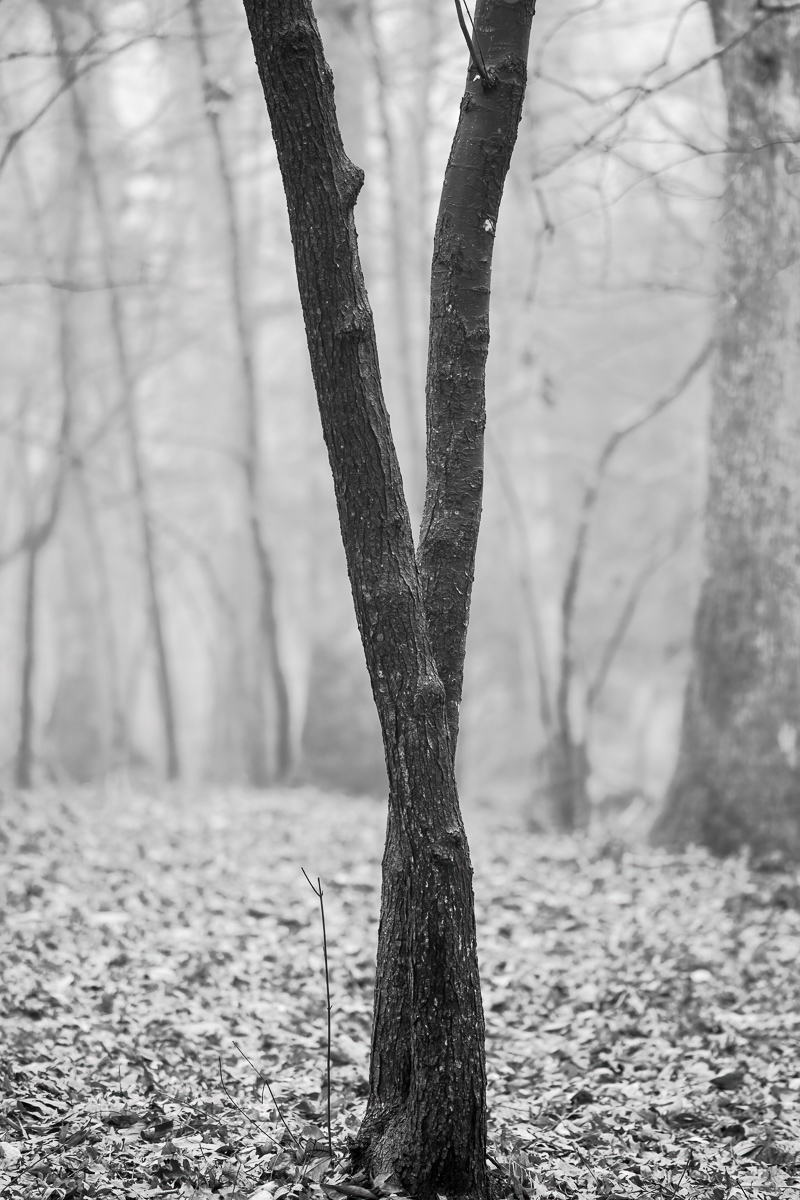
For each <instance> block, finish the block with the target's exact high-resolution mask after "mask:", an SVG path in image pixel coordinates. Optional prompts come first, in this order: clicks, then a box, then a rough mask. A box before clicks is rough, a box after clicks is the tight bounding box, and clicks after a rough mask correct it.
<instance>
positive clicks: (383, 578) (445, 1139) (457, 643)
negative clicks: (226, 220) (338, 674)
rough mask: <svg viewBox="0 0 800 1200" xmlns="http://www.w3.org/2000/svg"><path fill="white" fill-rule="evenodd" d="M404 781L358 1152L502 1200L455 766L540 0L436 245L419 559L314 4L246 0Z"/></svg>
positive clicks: (496, 41) (486, 92)
mask: <svg viewBox="0 0 800 1200" xmlns="http://www.w3.org/2000/svg"><path fill="white" fill-rule="evenodd" d="M244 3H245V8H246V10H247V16H248V20H249V23H250V31H251V34H252V38H253V45H254V48H255V52H256V61H257V63H258V68H259V73H260V75H261V81H262V84H263V87H264V94H265V97H266V100H267V106H268V108H269V113H270V118H271V121H272V129H273V136H274V139H275V144H276V147H277V152H278V160H279V163H280V167H281V172H282V175H283V181H284V187H285V190H286V197H287V205H288V210H289V221H290V226H291V232H292V240H293V242H294V252H295V264H296V269H297V276H298V283H299V289H300V297H301V301H302V305H303V314H304V318H305V324H306V334H307V338H308V345H309V353H310V357H311V367H312V371H313V375H314V382H315V385H316V390H317V397H318V401H319V408H320V415H321V418H322V427H323V432H324V436H325V441H326V444H327V447H328V455H329V458H330V463H331V470H332V474H333V480H334V489H335V493H336V500H337V505H338V509H339V521H340V525H341V531H342V539H343V542H344V547H345V553H346V557H347V566H348V571H349V574H350V582H351V585H352V590H353V599H354V604H355V609H356V615H357V619H358V625H359V629H360V632H361V638H362V642H363V645H364V653H365V656H366V660H367V667H368V670H369V675H370V680H371V683H372V689H373V695H374V697H375V703H376V706H377V709H378V715H379V717H380V722H381V729H382V733H383V742H384V749H385V753H386V764H387V770H388V775H389V791H390V794H389V819H388V828H387V840H386V850H385V854H384V860H383V894H382V907H381V925H380V932H379V937H378V968H377V979H376V995H375V1015H374V1024H373V1040H372V1060H371V1071H370V1095H369V1101H368V1105H367V1112H366V1116H365V1118H364V1122H363V1125H362V1128H361V1130H360V1133H359V1135H358V1138H357V1139H356V1147H355V1149H356V1153H357V1154H358V1155H360V1157H361V1159H362V1161H363V1162H364V1164H365V1165H366V1167H367V1168H368V1170H369V1171H370V1172H371V1174H372V1175H373V1176H375V1175H379V1174H387V1173H388V1174H389V1175H390V1177H393V1178H394V1179H395V1180H396V1181H397V1185H398V1186H399V1185H402V1186H403V1187H405V1188H406V1189H407V1190H408V1191H409V1192H410V1193H411V1194H412V1195H414V1196H416V1197H420V1198H421V1200H427V1198H428V1197H432V1196H434V1195H436V1194H437V1193H439V1194H446V1195H447V1196H448V1197H450V1198H453V1197H459V1196H464V1197H467V1196H469V1197H473V1198H478V1197H481V1198H482V1197H485V1195H486V1164H485V1139H486V1111H485V1109H486V1099H485V1096H486V1079H485V1066H484V1047H483V1043H484V1030H483V1011H482V1007H481V995H480V980H479V977H478V963H477V953H476V940H475V918H474V908H473V899H472V879H471V876H472V871H471V866H470V859H469V851H468V847H467V842H466V837H465V834H464V826H463V823H462V820H461V813H460V810H459V804H458V795H457V791H456V783H455V772H454V753H455V743H456V735H457V729H458V704H459V701H460V698H461V681H462V674H463V657H464V644H465V638H466V627H467V618H468V612H469V594H470V586H471V582H472V573H473V563H474V555H475V542H476V539H477V533H478V523H479V518H480V506H481V486H482V477H483V426H484V394H483V370H484V364H485V359H486V352H487V348H488V332H489V330H488V308H489V283H490V267H491V254H492V245H493V240H494V232H495V225H496V221H497V212H498V208H499V204H500V197H501V193H502V187H503V182H504V179H505V174H506V171H507V168H508V164H509V160H510V156H511V149H512V146H513V144H514V140H515V137H516V131H517V125H518V122H519V116H520V112H521V106H522V97H523V93H524V86H525V60H526V56H527V46H528V38H529V34H530V24H531V19H532V17H533V4H532V2H530V0H521V2H519V3H516V4H513V5H512V4H508V3H504V2H503V0H484V3H482V4H479V5H478V9H477V12H476V14H475V22H476V28H477V36H478V39H479V41H480V46H481V50H482V53H483V57H484V59H485V63H486V67H487V68H488V70H489V72H491V78H490V82H489V83H488V84H487V83H485V82H484V81H483V80H482V79H481V77H480V75H479V73H478V72H477V71H476V70H474V69H473V70H471V71H470V76H469V82H468V84H467V91H466V94H465V96H464V99H463V101H462V105H461V119H460V121H459V126H458V130H457V132H456V139H455V143H454V147H453V151H452V153H451V157H450V162H449V164H448V168H447V176H446V179H445V186H444V190H443V195H442V205H441V209H440V215H439V223H438V228H437V237H436V248H435V252H434V269H433V286H432V293H433V294H432V301H431V344H430V357H429V370H428V492H427V501H426V514H425V519H424V523H423V534H422V542H421V547H420V554H419V566H418V564H417V558H416V556H415V553H414V542H413V537H412V532H411V525H410V521H409V517H408V510H407V507H406V503H405V499H404V496H403V488H402V480H401V478H400V471H399V468H398V463H397V457H396V454H395V449H394V445H393V442H392V438H391V433H390V430H389V419H388V416H387V413H386V408H385V406H384V402H383V395H382V391H381V382H380V374H379V370H378V356H377V349H376V344H375V333H374V327H373V321H372V313H371V311H370V308H369V303H368V300H367V295H366V291H365V288H364V281H363V276H362V273H361V267H360V263H359V259H358V250H357V244H356V230H355V221H354V217H353V209H354V206H355V202H356V198H357V196H358V193H359V190H360V187H361V184H362V181H363V175H362V173H361V171H360V170H359V169H358V168H357V167H355V166H354V165H353V164H352V163H351V162H350V161H349V159H348V158H347V157H346V155H345V153H344V150H343V147H342V142H341V137H340V135H339V129H338V125H337V122H336V114H335V108H334V102H333V85H332V77H331V74H330V71H329V69H328V67H327V65H326V63H325V60H324V57H323V51H322V45H321V42H320V39H319V33H318V31H317V27H316V23H315V20H314V15H313V12H312V10H311V5H310V3H309V0H244Z"/></svg>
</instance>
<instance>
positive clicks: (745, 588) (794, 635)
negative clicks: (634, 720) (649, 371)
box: [654, 0, 800, 857]
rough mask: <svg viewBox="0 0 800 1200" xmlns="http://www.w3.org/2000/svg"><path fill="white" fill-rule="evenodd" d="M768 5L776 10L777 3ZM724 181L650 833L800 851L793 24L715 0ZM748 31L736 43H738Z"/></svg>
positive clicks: (798, 268)
mask: <svg viewBox="0 0 800 1200" xmlns="http://www.w3.org/2000/svg"><path fill="white" fill-rule="evenodd" d="M775 7H777V6H775ZM711 11H712V17H713V19H714V27H715V33H716V37H717V41H718V44H719V45H721V46H722V45H727V44H728V43H730V42H733V41H734V39H740V40H738V41H736V43H735V44H734V45H733V46H732V47H731V49H729V50H728V51H727V53H726V54H724V55H723V56H722V57H721V58H720V60H719V61H720V66H721V70H722V80H723V85H724V89H725V96H726V100H727V110H728V127H729V144H730V149H731V154H730V158H729V175H728V186H727V191H726V195H725V201H724V213H723V220H722V228H723V243H722V262H721V271H720V284H719V309H718V316H717V329H716V340H717V355H716V363H715V368H714V382H713V399H712V409H711V437H710V450H709V453H710V461H709V490H708V501H707V514H706V559H707V575H706V579H705V582H704V584H703V588H702V592H701V596H700V602H699V606H698V610H697V614H696V618H695V627H694V643H693V664H692V668H691V674H690V678H689V684H688V687H687V692H686V700H685V708H684V718H683V729H682V734H681V745H680V752H679V758H678V764H677V769H676V772H675V776H674V778H673V781H672V784H671V787H670V790H669V794H668V796H667V801H666V804H665V808H664V811H663V813H662V814H661V817H660V818H659V821H658V823H657V825H656V828H655V830H654V838H655V840H657V841H659V842H662V843H666V844H678V845H680V844H685V843H687V842H690V841H696V842H700V843H703V844H705V845H706V846H708V847H709V848H710V849H712V850H713V851H715V852H717V853H722V854H724V853H729V852H731V851H735V850H737V849H738V848H739V847H741V846H743V845H749V846H751V847H752V848H754V849H755V850H756V851H759V852H763V851H770V850H780V851H784V852H788V853H790V854H792V855H793V856H795V857H797V856H800V552H799V551H798V547H800V393H798V380H800V264H799V263H798V259H797V248H798V245H800V174H798V169H800V158H798V155H797V152H796V150H795V148H794V146H793V145H792V143H796V142H797V141H798V139H800V24H798V17H797V16H796V15H789V14H786V15H777V16H776V15H775V14H774V13H772V12H765V11H763V10H762V9H760V8H759V5H758V4H757V3H755V2H754V0H715V2H713V3H712V4H711ZM743 34H744V35H745V36H744V37H742V35H743Z"/></svg>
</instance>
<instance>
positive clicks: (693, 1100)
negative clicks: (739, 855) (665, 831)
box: [0, 789, 800, 1200]
mask: <svg viewBox="0 0 800 1200" xmlns="http://www.w3.org/2000/svg"><path fill="white" fill-rule="evenodd" d="M1 803H2V813H3V821H2V825H1V826H0V891H2V897H1V898H0V1022H1V1024H0V1054H2V1061H0V1195H2V1196H3V1197H8V1198H9V1200H19V1198H20V1197H34V1196H35V1197H41V1198H42V1200H69V1198H75V1200H80V1198H82V1197H95V1196H96V1197H102V1196H109V1197H144V1196H148V1197H149V1196H175V1195H177V1196H194V1197H210V1196H228V1197H232V1198H233V1200H244V1198H245V1197H253V1196H254V1197H257V1198H258V1200H281V1198H282V1197H287V1198H289V1200H291V1198H293V1197H296V1196H304V1197H308V1198H309V1200H323V1197H326V1196H327V1197H329V1198H330V1200H341V1198H342V1197H343V1196H344V1197H346V1195H347V1193H346V1192H343V1191H336V1190H334V1189H333V1188H332V1187H331V1183H334V1184H335V1183H337V1182H338V1184H339V1185H340V1186H343V1187H344V1188H350V1189H351V1192H352V1187H353V1186H356V1187H359V1186H360V1187H361V1188H362V1189H363V1194H364V1196H367V1195H368V1194H369V1192H370V1191H372V1192H373V1193H375V1194H379V1193H381V1192H383V1193H384V1194H385V1193H386V1192H387V1191H388V1190H389V1189H388V1188H387V1187H386V1186H385V1185H383V1184H382V1182H381V1181H380V1180H379V1181H377V1182H376V1181H373V1180H368V1179H361V1180H355V1181H354V1180H353V1179H352V1178H351V1179H349V1180H346V1179H345V1178H344V1177H343V1175H342V1171H341V1167H340V1164H341V1161H342V1158H343V1155H344V1150H345V1145H346V1139H347V1136H348V1134H349V1133H351V1132H352V1131H354V1130H355V1129H356V1128H357V1126H358V1123H359V1118H360V1114H361V1112H362V1110H363V1105H364V1098H365V1093H366V1065H367V1049H368V1042H369V1029H370V1005H371V991H372V983H373V964H374V952H375V942H376V936H377V917H378V901H379V873H380V866H379V863H380V854H381V842H382V833H383V822H384V811H383V806H382V805H380V804H377V803H374V802H371V801H367V800H352V799H343V798H339V797H336V798H333V797H327V796H323V795H320V794H318V793H314V792H310V791H301V790H297V791H286V792H282V793H274V794H271V795H268V796H253V795H242V794H234V793H231V794H227V793H217V794H215V795H213V796H212V795H206V796H203V795H189V794H185V795H177V794H176V795H172V796H150V795H144V794H131V793H130V792H129V791H124V790H121V789H117V790H113V789H111V790H109V791H108V792H107V793H106V794H105V795H94V794H88V793H86V794H83V793H71V794H68V795H67V794H65V793H60V794H58V793H52V794H49V795H44V794H43V795H38V796H36V797H33V798H30V799H27V800H26V801H24V802H23V801H21V800H18V799H15V798H14V797H10V796H9V797H5V798H4V799H3V800H2V802H1ZM466 815H467V824H468V829H469V832H470V834H471V839H472V843H473V857H474V860H475V870H476V880H475V885H476V897H477V905H478V917H479V929H480V953H481V963H482V971H483V977H484V984H485V1006H486V1018H487V1053H488V1070H489V1081H490V1096H489V1103H490V1114H491V1115H490V1137H491V1171H492V1177H493V1187H494V1189H495V1194H496V1195H497V1196H498V1197H499V1196H509V1197H511V1196H513V1197H515V1200H530V1198H533V1197H571V1198H575V1200H580V1198H582V1197H587V1198H591V1197H606V1198H612V1197H620V1198H622V1197H654V1198H655V1197H669V1198H671V1197H683V1198H686V1200H689V1198H692V1197H698V1198H699V1197H704V1198H706V1197H708V1198H712V1200H723V1198H725V1197H728V1196H733V1197H736V1198H737V1200H741V1198H743V1197H744V1198H748V1197H749V1198H753V1200H755V1198H756V1197H763V1196H771V1197H775V1196H785V1197H790V1196H798V1195H800V1108H799V1103H798V1102H799V1101H800V1004H799V1003H798V1000H799V999H800V971H798V960H799V959H800V881H799V880H798V877H797V876H796V875H793V874H790V873H787V872H785V871H781V870H778V869H773V870H764V869H762V870H761V871H751V870H750V869H749V868H748V867H747V865H746V864H745V863H744V862H743V861H742V860H737V861H729V862H724V863H719V862H715V861H713V860H710V859H708V858H707V857H705V856H703V855H700V854H697V853H692V854H689V855H687V856H685V857H671V856H666V855H663V854H657V853H655V852H653V851H649V850H645V849H641V848H625V847H624V846H623V845H622V844H621V843H620V842H617V841H615V840H613V839H611V840H609V839H608V838H604V837H596V838H594V839H593V840H587V841H585V842H582V843H579V844H578V843H567V842H556V841H548V840H547V839H543V838H542V837H541V836H540V835H536V834H533V833H530V832H528V831H527V830H526V828H525V823H524V819H523V816H522V815H520V814H516V813H512V812H509V811H507V810H504V811H497V810H493V809H492V808H490V807H489V806H483V807H475V808H469V809H468V810H467V814H466ZM764 865H765V866H766V867H769V866H770V864H764ZM772 865H773V866H776V864H772ZM302 867H304V868H305V869H306V871H307V872H308V873H309V875H311V877H312V878H313V879H316V877H317V876H320V877H321V878H322V880H323V886H324V888H325V904H326V918H327V925H328V940H329V951H330V966H331V986H332V1001H333V1085H332V1089H331V1110H332V1118H333V1152H334V1156H333V1157H334V1161H333V1162H331V1160H330V1156H329V1153H328V1145H327V1132H326V1129H325V1126H326V1108H327V1105H326V1093H325V1041H326V1039H325V990H324V980H323V976H322V969H321V968H322V952H321V939H320V921H319V907H318V902H317V899H316V897H315V896H314V894H313V893H312V891H311V889H310V888H309V885H308V883H307V882H306V880H305V879H304V878H303V875H302V873H301V868H302ZM337 1169H338V1173H337Z"/></svg>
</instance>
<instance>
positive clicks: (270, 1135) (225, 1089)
mask: <svg viewBox="0 0 800 1200" xmlns="http://www.w3.org/2000/svg"><path fill="white" fill-rule="evenodd" d="M217 1062H218V1063H219V1081H220V1083H221V1084H222V1090H223V1092H224V1093H225V1095H226V1096H227V1097H228V1099H229V1100H230V1102H231V1104H232V1105H233V1107H234V1108H235V1109H237V1110H238V1111H239V1112H240V1113H241V1114H242V1116H243V1117H246V1118H247V1120H248V1121H249V1122H250V1124H251V1125H255V1127H256V1129H257V1130H258V1131H259V1133H265V1134H266V1135H267V1137H268V1138H271V1140H272V1141H273V1142H274V1144H275V1145H276V1146H277V1148H278V1149H279V1150H280V1148H281V1144H280V1142H279V1141H278V1139H277V1138H276V1137H275V1135H274V1133H270V1131H269V1130H268V1129H265V1128H264V1126H263V1125H259V1123H258V1121H254V1120H253V1118H252V1117H251V1116H250V1113H248V1112H245V1111H244V1109H243V1108H242V1106H241V1104H237V1103H236V1101H235V1100H234V1098H233V1096H232V1095H231V1094H230V1092H229V1091H228V1086H227V1084H226V1083H225V1080H224V1079H223V1076H222V1057H221V1055H217Z"/></svg>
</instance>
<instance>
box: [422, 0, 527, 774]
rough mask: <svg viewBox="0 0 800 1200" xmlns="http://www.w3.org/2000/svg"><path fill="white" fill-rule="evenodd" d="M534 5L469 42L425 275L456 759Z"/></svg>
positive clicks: (446, 665)
mask: <svg viewBox="0 0 800 1200" xmlns="http://www.w3.org/2000/svg"><path fill="white" fill-rule="evenodd" d="M532 17H533V3H532V0H521V2H519V3H514V4H509V3H504V2H503V0H483V2H482V3H478V5H477V6H476V9H475V37H476V39H477V42H478V45H479V47H480V51H481V53H482V55H483V60H484V62H485V64H486V67H487V69H488V71H489V73H490V74H491V76H492V77H493V79H494V81H495V82H494V85H493V86H492V87H487V86H486V85H485V84H484V83H483V81H482V80H481V79H480V77H479V76H478V73H477V71H476V70H474V69H471V70H470V71H469V73H468V79H467V87H466V91H465V93H464V97H463V99H462V101H461V115H460V118H459V122H458V127H457V129H456V134H455V138H454V139H453V146H452V149H451V151H450V158H449V160H448V163H447V169H446V171H445V177H444V184H443V187H442V197H441V201H440V205H439V216H438V220H437V223H436V235H435V239H434V247H433V269H432V272H431V320H430V334H429V342H428V378H427V388H426V392H427V423H428V453H427V463H428V477H427V488H426V493H425V511H424V514H423V518H422V530H421V533H420V545H419V554H418V559H419V566H420V574H421V577H422V586H423V592H424V597H425V613H426V616H427V620H428V628H429V631H430V638H431V645H432V648H433V653H434V657H435V659H436V665H437V667H438V669H439V676H440V678H441V680H442V682H443V684H444V686H445V692H446V695H447V710H448V721H449V724H450V731H451V735H452V744H453V751H454V752H455V746H456V739H457V736H458V708H459V704H460V703H461V688H462V683H463V677H464V653H465V650H466V641H467V623H468V621H469V603H470V595H471V591H472V580H473V576H474V572H475V550H476V547H477V543H478V529H479V527H480V519H481V505H482V498H483V442H484V437H483V431H484V426H485V422H486V396H485V368H486V356H487V354H488V351H489V295H490V289H491V274H492V252H493V250H494V237H495V231H496V229H497V216H498V211H499V208H500V200H501V197H502V194H503V185H504V183H505V178H506V173H507V172H508V167H509V163H510V161H511V152H512V150H513V148H514V143H515V141H516V137H517V127H518V125H519V121H520V117H521V116H522V101H523V97H524V95H525V82H526V63H527V56H528V39H529V36H530V28H531V19H532Z"/></svg>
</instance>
